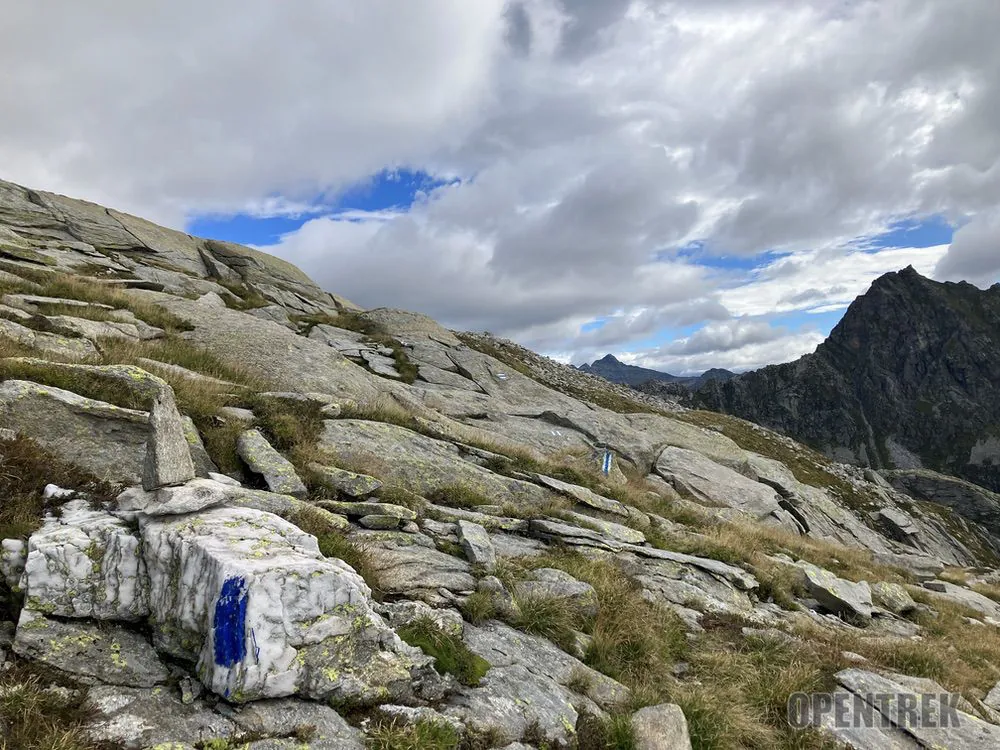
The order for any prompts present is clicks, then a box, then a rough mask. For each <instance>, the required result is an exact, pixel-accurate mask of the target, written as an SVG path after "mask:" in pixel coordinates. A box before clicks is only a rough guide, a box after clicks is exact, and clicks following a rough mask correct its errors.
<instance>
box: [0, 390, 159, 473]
mask: <svg viewBox="0 0 1000 750" xmlns="http://www.w3.org/2000/svg"><path fill="white" fill-rule="evenodd" d="M0 423H2V424H3V425H5V426H6V427H9V428H12V429H15V430H17V431H18V432H19V433H21V434H22V435H24V436H26V437H29V438H31V439H32V440H35V441H37V442H38V443H39V444H40V445H42V447H44V448H46V449H48V450H50V451H52V452H53V453H55V454H56V455H58V456H59V457H60V458H62V459H63V460H65V461H68V462H70V463H73V464H76V465H77V466H80V467H81V468H83V469H86V470H87V471H89V472H91V473H93V474H95V475H97V476H100V477H106V478H109V479H112V480H116V481H121V482H125V483H128V484H138V483H139V481H140V477H141V472H142V466H143V461H144V459H145V453H146V439H147V437H148V434H149V427H148V414H147V413H146V412H144V411H135V410H133V409H122V408H120V407H118V406H113V405H111V404H107V403H104V402H103V401H94V400H93V399H89V398H84V397H83V396H79V395H77V394H75V393H71V392H70V391H64V390H62V389H60V388H52V387H50V386H42V385H38V384H36V383H30V382H27V381H23V380H7V381H4V382H3V383H2V384H0Z"/></svg>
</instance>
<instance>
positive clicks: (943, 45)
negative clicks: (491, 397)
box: [0, 0, 1000, 374]
mask: <svg viewBox="0 0 1000 750" xmlns="http://www.w3.org/2000/svg"><path fill="white" fill-rule="evenodd" d="M997 28H1000V2H996V1H995V0H952V1H951V2H940V0H797V2H795V3H789V2H787V1H786V0H635V1H634V0H476V2H468V0H412V1H411V2H405V3H404V2H397V1H396V0H365V2H364V3H356V2H347V1H346V0H345V1H334V0H296V2H295V3H276V2H273V0H239V2H237V1H236V0H214V2H212V3H204V2H194V0H172V1H171V2H165V1H164V0H155V1H151V2H147V3H126V4H123V3H120V2H118V0H91V2H88V3H69V2H65V0H36V1H35V2H31V3H13V4H11V7H10V8H5V11H4V22H3V23H2V24H0V112H2V113H3V116H2V117H0V177H3V178H4V179H8V180H12V181H14V182H18V183H21V184H23V185H27V186H30V187H32V188H37V189H46V190H52V191H56V192H60V193H64V194H67V195H72V196H75V197H81V198H86V199H89V200H92V201H95V202H98V203H102V204H104V205H108V206H113V207H116V208H119V209H122V210H126V211H129V212H132V213H135V214H138V215H141V216H145V217H147V218H150V219H152V220H154V221H158V222H160V223H162V224H165V225H167V226H171V227H175V228H179V229H184V230H186V231H188V232H191V233H194V234H198V235H200V236H209V237H216V238H220V239H229V240H234V241H239V242H243V243H246V244H251V245H254V246H257V247H260V248H262V249H264V250H266V251H268V252H271V253H274V254H276V255H279V256H281V257H283V258H286V259H288V260H290V261H292V262H294V263H296V264H298V265H299V266H300V267H301V268H303V270H305V271H306V272H307V273H309V274H310V275H311V276H312V277H313V278H314V279H316V280H317V282H319V283H320V284H321V285H322V286H323V287H324V288H327V289H329V290H331V291H334V292H336V293H338V294H341V295H343V296H345V297H347V298H349V299H352V300H353V301H355V302H356V303H358V304H360V305H362V306H364V307H377V306H390V307H399V308H403V309H409V310H416V311H420V312H424V313H427V314H429V315H431V316H432V317H434V318H436V319H438V320H439V321H441V322H442V323H444V324H445V325H448V326H450V327H455V328H461V329H468V330H489V331H491V332H493V333H495V334H497V335H502V336H506V337H509V338H512V339H514V340H516V341H518V342H520V343H522V344H525V345H526V346H529V347H531V348H532V349H535V350H537V351H541V352H543V353H546V354H549V355H550V356H554V357H556V358H558V359H561V360H563V361H568V362H573V363H581V362H584V361H591V360H593V359H596V358H598V357H600V356H602V355H604V354H606V353H608V352H611V353H614V354H615V355H616V356H618V357H619V358H620V359H622V360H623V361H626V362H629V363H632V364H639V365H644V366H647V367H655V368H658V369H663V370H667V371H669V372H673V373H675V374H690V373H694V372H700V371H702V370H705V369H707V368H710V367H726V368H730V369H736V370H746V369H753V368H756V367H760V366H763V365H765V364H769V363H777V362H783V361H788V360H791V359H794V358H796V357H798V356H800V355H802V354H804V353H806V352H809V351H812V350H813V349H814V348H815V347H816V345H817V344H818V343H819V342H821V341H822V340H823V339H824V338H825V336H826V335H827V334H828V333H829V331H830V329H831V328H832V327H833V326H834V325H836V323H837V321H838V320H839V319H840V317H841V316H842V315H843V313H844V310H845V309H846V307H847V305H849V304H850V302H851V301H852V300H853V299H854V298H855V297H856V296H858V295H859V294H862V293H863V292H864V291H865V290H866V289H867V287H868V286H869V285H870V284H871V282H872V281H873V280H874V279H875V278H877V277H878V276H880V275H881V274H883V273H886V272H889V271H895V270H899V269H901V268H903V267H905V266H907V265H913V266H914V267H915V268H916V269H917V270H918V271H920V272H921V273H923V274H924V275H927V276H930V277H933V278H937V279H940V280H954V281H958V280H965V281H969V282H971V283H974V284H977V285H978V286H981V287H984V288H985V287H988V286H990V285H991V284H993V283H995V282H997V281H998V280H1000V243H998V240H1000V128H998V127H997V123H998V122H1000V83H998V82H1000V45H997V44H996V43H995V30H996V29H997Z"/></svg>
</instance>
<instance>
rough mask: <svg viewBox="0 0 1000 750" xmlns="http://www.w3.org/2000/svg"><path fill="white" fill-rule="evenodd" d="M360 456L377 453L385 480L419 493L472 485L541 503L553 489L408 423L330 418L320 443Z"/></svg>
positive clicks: (492, 494) (500, 498) (526, 503)
mask: <svg viewBox="0 0 1000 750" xmlns="http://www.w3.org/2000/svg"><path fill="white" fill-rule="evenodd" d="M344 446H350V453H351V454H353V455H356V456H362V457H364V456H377V457H379V458H380V459H381V460H382V462H383V463H384V464H385V466H386V472H387V473H386V474H385V475H384V476H382V477H381V478H382V480H383V481H384V482H386V483H387V484H396V485H400V486H403V487H407V488H408V489H410V490H412V491H413V492H415V493H417V494H419V495H428V494H430V493H433V492H434V491H435V490H440V489H447V488H449V487H454V486H456V485H462V486H466V487H469V488H471V489H473V490H475V491H476V492H478V493H480V494H482V495H484V496H485V497H487V498H490V499H493V498H495V499H496V501H497V502H498V503H502V502H505V501H506V502H510V503H512V504H514V505H518V506H522V507H537V506H538V505H541V504H542V503H544V502H545V501H546V500H547V499H548V498H549V493H548V492H547V491H546V490H543V489H542V488H541V487H539V486H537V485H535V484H532V483H530V482H524V481H521V480H518V479H511V478H510V477H505V476H500V475H498V474H494V473H492V472H490V471H487V470H486V469H484V468H483V467H481V466H477V465H476V464H474V463H472V462H470V461H466V460H465V459H463V458H462V455H461V452H460V449H459V448H458V447H457V446H456V445H454V444H453V443H449V442H446V441H444V440H436V439H434V438H430V437H427V436H425V435H421V434H419V433H417V432H413V431H412V430H407V429H405V428H403V427H397V426H396V425H392V424H385V423H382V422H369V421H365V420H358V419H337V420H327V421H326V422H325V423H324V428H323V434H322V435H321V437H320V441H319V448H320V449H321V450H329V451H333V452H335V453H336V452H338V451H339V452H344Z"/></svg>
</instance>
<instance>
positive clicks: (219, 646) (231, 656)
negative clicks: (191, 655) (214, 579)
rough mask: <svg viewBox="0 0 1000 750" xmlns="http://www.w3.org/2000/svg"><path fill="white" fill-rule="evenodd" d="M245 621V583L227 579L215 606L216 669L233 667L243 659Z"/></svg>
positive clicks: (245, 648)
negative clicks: (218, 667) (217, 667)
mask: <svg viewBox="0 0 1000 750" xmlns="http://www.w3.org/2000/svg"><path fill="white" fill-rule="evenodd" d="M246 618H247V585H246V582H245V581H244V580H243V579H242V578H240V577H238V576H234V577H232V578H228V579H227V580H226V582H225V583H224V584H222V592H221V593H220V594H219V599H218V601H216V603H215V620H214V623H213V629H214V633H215V663H216V664H218V665H219V666H221V667H232V666H233V665H234V664H238V663H239V662H241V661H243V658H244V657H245V656H246V654H247V645H246Z"/></svg>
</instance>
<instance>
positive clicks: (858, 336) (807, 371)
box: [696, 267, 1000, 491]
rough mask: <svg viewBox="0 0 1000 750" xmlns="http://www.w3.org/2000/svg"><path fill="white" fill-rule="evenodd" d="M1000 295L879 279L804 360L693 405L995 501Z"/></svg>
mask: <svg viewBox="0 0 1000 750" xmlns="http://www.w3.org/2000/svg"><path fill="white" fill-rule="evenodd" d="M998 351H1000V285H995V286H994V287H992V288H991V289H987V290H981V289H978V288H977V287H975V286H973V285H971V284H968V283H964V282H963V283H959V284H955V283H950V282H948V283H939V282H935V281H931V280H930V279H926V278H924V277H922V276H921V275H920V274H919V273H917V272H916V271H915V270H914V269H913V268H912V267H911V268H907V269H905V270H903V271H899V272H898V273H889V274H886V275H885V276H883V277H881V278H880V279H878V280H876V281H875V283H874V284H873V285H872V287H871V289H870V290H869V291H868V292H867V293H866V294H865V295H863V296H861V297H859V298H858V299H857V300H856V301H855V302H854V303H853V304H852V305H851V306H850V308H849V309H848V311H847V313H846V314H845V315H844V318H843V320H842V321H841V322H840V323H839V324H838V325H837V326H836V327H835V328H834V330H833V331H832V332H831V334H830V337H829V338H828V339H827V340H826V341H825V342H824V343H823V344H821V345H820V346H819V347H818V348H817V350H816V352H815V353H814V354H808V355H806V356H804V357H802V358H801V359H799V360H796V361H795V362H791V363H789V364H784V365H774V366H771V367H765V368H763V369H761V370H757V371H754V372H750V373H746V374H744V375H740V376H738V377H736V378H733V379H731V380H729V381H726V382H712V383H708V384H706V385H705V386H703V387H702V388H701V389H700V391H699V392H698V394H697V399H696V400H697V401H698V402H699V403H701V404H703V405H704V406H706V407H707V408H711V409H717V410H720V411H725V412H726V413H729V414H734V415H737V416H740V417H743V418H745V419H749V420H752V421H754V422H757V423H758V424H762V425H767V426H768V427H771V428H774V429H777V430H780V431H781V432H784V433H786V434H788V435H791V436H793V437H795V438H796V439H798V440H802V441H803V442H806V443H808V444H809V445H811V446H813V447H815V448H817V449H819V450H822V451H823V452H824V453H826V454H828V455H830V456H833V457H835V458H837V459H838V460H843V461H850V462H852V463H859V464H861V465H866V466H873V467H876V468H886V469H900V470H903V469H931V470H934V471H938V472H943V473H946V474H952V475H955V476H959V477H962V478H964V479H967V480H969V481H972V482H975V483H977V484H979V485H982V486H984V487H986V488H988V489H992V490H994V491H1000V357H998V354H997V352H998Z"/></svg>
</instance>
